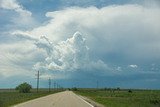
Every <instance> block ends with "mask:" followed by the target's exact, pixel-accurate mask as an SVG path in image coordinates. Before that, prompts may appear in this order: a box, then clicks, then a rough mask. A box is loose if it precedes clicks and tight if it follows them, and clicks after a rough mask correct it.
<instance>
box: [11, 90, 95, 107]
mask: <svg viewBox="0 0 160 107" xmlns="http://www.w3.org/2000/svg"><path fill="white" fill-rule="evenodd" d="M14 107H93V106H92V105H91V104H89V103H88V102H86V101H85V100H83V99H82V98H81V97H79V96H78V95H76V94H74V93H73V92H72V91H64V92H60V93H56V94H51V95H48V96H45V97H41V98H37V99H34V100H30V101H27V102H24V103H21V104H18V105H16V106H14Z"/></svg>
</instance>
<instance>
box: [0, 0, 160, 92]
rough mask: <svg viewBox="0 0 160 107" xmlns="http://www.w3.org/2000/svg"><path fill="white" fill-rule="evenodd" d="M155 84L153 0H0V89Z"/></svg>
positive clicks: (159, 48) (159, 79) (159, 13)
mask: <svg viewBox="0 0 160 107" xmlns="http://www.w3.org/2000/svg"><path fill="white" fill-rule="evenodd" d="M38 70H39V71H40V87H43V88H45V87H48V79H49V78H51V80H52V87H53V83H54V82H56V83H58V84H60V85H61V86H63V87H83V88H95V87H97V82H98V87H100V88H104V87H112V88H116V87H120V88H138V89H160V1H159V0H0V88H14V87H16V86H17V85H18V84H20V83H22V82H28V83H29V84H31V85H32V86H33V87H36V74H37V71H38Z"/></svg>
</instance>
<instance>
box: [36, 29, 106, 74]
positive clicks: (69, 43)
mask: <svg viewBox="0 0 160 107" xmlns="http://www.w3.org/2000/svg"><path fill="white" fill-rule="evenodd" d="M35 45H36V46H37V47H38V48H40V49H44V50H46V52H47V57H46V58H45V60H44V61H42V62H38V63H37V64H35V66H34V67H35V69H47V70H53V71H76V70H77V69H81V70H82V69H86V70H87V69H92V67H93V68H98V67H99V69H104V68H105V67H107V66H106V64H105V63H104V62H103V61H100V60H99V61H97V62H94V61H92V60H90V58H89V54H88V50H89V48H88V47H87V46H86V41H85V38H83V37H82V34H81V33H80V32H76V33H75V34H74V35H73V37H71V38H68V39H67V40H66V41H60V42H59V43H57V44H56V45H54V44H53V43H52V42H50V41H49V40H48V39H47V38H46V37H45V36H42V37H41V38H40V40H39V41H37V42H36V43H35ZM100 67H101V68H100Z"/></svg>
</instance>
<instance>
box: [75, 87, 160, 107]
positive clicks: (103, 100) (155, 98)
mask: <svg viewBox="0 0 160 107" xmlns="http://www.w3.org/2000/svg"><path fill="white" fill-rule="evenodd" d="M75 93H77V94H80V95H82V96H87V97H88V98H90V99H92V100H94V101H96V102H98V103H100V104H103V105H104V106H106V107H160V91H158V90H132V91H131V92H128V90H120V91H118V90H115V91H111V90H93V89H92V90H89V89H88V90H86V89H78V91H75Z"/></svg>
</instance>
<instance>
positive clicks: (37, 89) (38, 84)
mask: <svg viewBox="0 0 160 107" xmlns="http://www.w3.org/2000/svg"><path fill="white" fill-rule="evenodd" d="M38 89H39V71H38V73H37V93H38Z"/></svg>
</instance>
